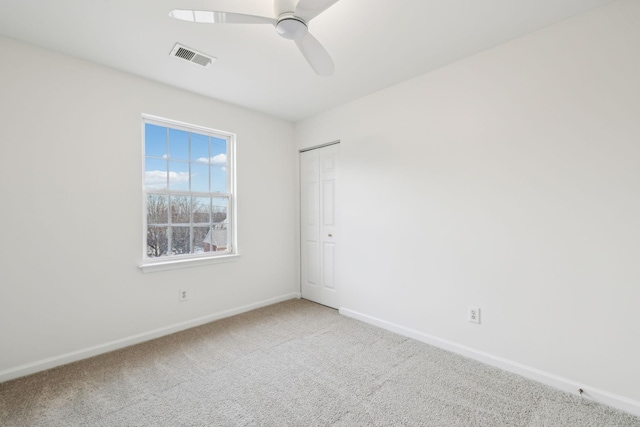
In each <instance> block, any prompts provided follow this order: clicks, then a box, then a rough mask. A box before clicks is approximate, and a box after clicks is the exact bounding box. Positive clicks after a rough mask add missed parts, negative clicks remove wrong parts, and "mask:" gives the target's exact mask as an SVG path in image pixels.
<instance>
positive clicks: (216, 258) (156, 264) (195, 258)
mask: <svg viewBox="0 0 640 427" xmlns="http://www.w3.org/2000/svg"><path fill="white" fill-rule="evenodd" d="M146 124H152V125H157V126H162V127H167V128H170V129H176V130H182V131H186V132H194V133H198V134H201V135H207V136H213V137H216V138H220V139H225V140H226V141H227V166H226V167H227V171H228V173H227V193H217V192H209V193H196V192H192V191H190V190H189V191H172V190H171V189H170V188H167V189H161V190H153V191H148V189H147V188H146V184H145V170H146V153H145V125H146ZM235 152H236V136H235V134H233V133H230V132H224V131H220V130H216V129H212V128H208V127H204V126H198V125H192V124H189V123H184V122H179V121H176V120H171V119H166V118H162V117H158V116H152V115H149V114H143V115H142V206H143V207H142V212H143V215H142V262H141V264H140V269H141V270H142V272H143V273H148V272H155V271H163V270H172V269H175V268H185V267H195V266H199V265H206V264H212V263H220V262H229V261H234V260H236V259H237V257H238V256H239V255H240V254H239V253H238V245H237V214H236V212H237V210H236V199H237V192H236V160H235V159H236V156H235ZM189 161H190V162H191V160H189ZM148 194H167V195H189V196H191V195H196V196H201V195H205V196H208V197H226V198H227V199H228V206H227V221H228V225H227V226H228V227H229V234H228V249H227V250H226V251H224V252H219V253H218V252H205V253H201V254H181V255H170V256H163V257H158V258H154V257H149V256H148V254H147V195H148Z"/></svg>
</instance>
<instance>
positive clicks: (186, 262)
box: [140, 254, 240, 273]
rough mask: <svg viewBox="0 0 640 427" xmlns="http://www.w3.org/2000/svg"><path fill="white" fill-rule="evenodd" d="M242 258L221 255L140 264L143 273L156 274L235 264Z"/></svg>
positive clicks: (238, 255) (236, 255) (233, 255)
mask: <svg viewBox="0 0 640 427" xmlns="http://www.w3.org/2000/svg"><path fill="white" fill-rule="evenodd" d="M238 258H240V254H228V255H220V256H216V257H208V258H190V259H178V260H171V261H159V262H147V263H143V264H140V270H141V271H142V272H143V273H155V272H157V271H166V270H176V269H178V268H190V267H199V266H202V265H210V264H220V263H223V262H233V261H237V260H238Z"/></svg>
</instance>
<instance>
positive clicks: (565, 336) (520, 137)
mask: <svg viewBox="0 0 640 427" xmlns="http://www.w3.org/2000/svg"><path fill="white" fill-rule="evenodd" d="M638 22H640V2H638V1H634V0H628V1H622V2H618V3H614V4H612V5H611V6H609V7H606V8H604V9H600V10H597V11H594V12H592V13H590V14H588V15H584V16H581V17H578V18H576V19H573V20H571V21H568V22H564V23H562V24H560V25H557V26H554V27H551V28H548V29H545V30H543V31H541V32H538V33H535V34H532V35H530V36H527V37H524V38H521V39H518V40H516V41H513V42H511V43H508V44H506V45H502V46H500V47H497V48H495V49H492V50H490V51H487V52H484V53H482V54H480V55H477V56H474V57H472V58H469V59H466V60H463V61H460V62H458V63H455V64H453V65H451V66H448V67H445V68H442V69H439V70H437V71H435V72H432V73H429V74H426V75H423V76H421V77H419V78H416V79H413V80H410V81H407V82H405V83H403V84H400V85H397V86H394V87H391V88H388V89H386V90H383V91H381V92H379V93H376V94H374V95H371V96H368V97H365V98H362V99H360V100H357V101H355V102H352V103H349V104H347V105H344V106H341V107H339V108H336V109H333V110H331V111H328V112H325V113H322V114H319V115H317V116H315V117H312V118H310V119H307V120H305V121H302V122H300V123H298V124H296V133H295V135H296V140H297V143H298V145H299V148H304V147H311V146H314V145H317V144H321V143H324V142H328V141H333V140H336V139H340V140H341V142H342V144H341V145H342V147H341V156H342V157H341V175H340V184H339V188H340V190H341V197H340V203H341V208H340V209H341V212H342V218H343V221H342V224H341V229H342V232H341V251H340V255H339V256H338V260H337V262H338V266H339V267H338V268H339V269H338V276H339V278H340V286H341V289H342V300H341V306H342V309H343V312H347V313H351V314H355V315H359V316H360V317H364V316H371V317H370V318H369V320H370V321H373V322H374V323H375V322H378V323H379V324H385V323H386V324H387V325H395V326H399V327H400V329H404V330H405V331H410V330H413V332H417V333H418V335H419V334H424V336H425V337H436V338H437V339H441V340H444V341H441V342H442V343H446V341H449V342H450V343H452V344H453V345H452V346H451V347H452V348H455V347H456V346H459V348H460V349H464V348H471V349H473V351H474V352H476V355H477V356H481V355H482V354H483V353H486V354H488V355H489V356H490V358H491V357H493V358H495V360H496V361H498V360H502V361H503V362H504V361H507V362H508V363H507V364H512V367H513V366H521V367H522V366H524V367H525V368H527V369H528V368H531V369H530V371H531V372H534V371H535V370H538V371H536V372H542V373H543V376H545V375H546V376H548V377H549V378H552V377H553V376H558V377H559V378H560V379H561V380H562V381H564V380H567V381H568V383H572V384H574V385H576V388H575V389H574V391H577V386H578V385H580V386H582V387H584V388H585V389H586V390H587V391H588V392H589V393H591V392H592V390H598V389H599V391H598V393H595V392H593V393H592V395H596V394H597V395H598V396H602V395H606V394H607V393H611V394H613V395H616V396H613V397H614V400H615V399H618V400H619V402H622V401H625V399H627V400H626V403H628V404H629V405H627V409H631V410H634V411H636V412H638V413H640V406H637V405H638V402H640V388H638V384H640V369H639V368H638V361H640V335H639V334H640V317H639V316H638V304H639V302H640V220H639V219H640V166H639V163H640V78H639V76H640V55H638V52H640V25H638ZM398 65H399V66H401V64H398ZM468 305H477V306H479V307H481V309H482V324H481V325H475V324H472V323H468V322H467V320H466V310H467V306H468ZM437 339H436V341H438V340H437ZM472 353H473V352H472ZM479 358H482V357H479ZM500 358H501V359H500ZM498 364H499V363H498ZM516 371H517V369H516ZM534 376H535V375H534ZM549 382H550V383H552V382H553V381H549ZM610 397H611V396H610ZM609 403H611V402H609ZM634 405H636V406H634ZM618 406H621V407H622V406H624V405H618ZM633 408H635V409H633Z"/></svg>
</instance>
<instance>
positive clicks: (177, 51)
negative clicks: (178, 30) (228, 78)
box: [171, 43, 216, 67]
mask: <svg viewBox="0 0 640 427" xmlns="http://www.w3.org/2000/svg"><path fill="white" fill-rule="evenodd" d="M171 56H175V57H176V58H181V59H184V60H185V61H189V62H192V63H194V64H198V65H201V66H203V67H208V66H210V65H211V64H213V62H214V61H215V60H216V58H214V57H213V56H210V55H207V54H205V53H202V52H198V51H196V50H194V49H191V48H188V47H186V46H182V45H181V44H178V43H176V45H175V46H174V47H173V50H172V51H171Z"/></svg>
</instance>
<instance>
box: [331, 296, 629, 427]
mask: <svg viewBox="0 0 640 427" xmlns="http://www.w3.org/2000/svg"><path fill="white" fill-rule="evenodd" d="M339 313H340V314H341V315H343V316H345V317H350V318H353V319H356V320H360V321H362V322H365V323H368V324H370V325H374V326H377V327H379V328H382V329H386V330H388V331H391V332H395V333H397V334H399V335H403V336H405V337H409V338H413V339H415V340H417V341H421V342H424V343H426V344H430V345H433V346H434V347H438V348H442V349H444V350H448V351H451V352H453V353H457V354H460V355H462V356H465V357H469V358H471V359H474V360H477V361H480V362H483V363H486V364H488V365H491V366H495V367H497V368H500V369H503V370H505V371H509V372H513V373H515V374H518V375H521V376H523V377H525V378H528V379H530V380H534V381H537V382H539V383H542V384H545V385H548V386H551V387H553V388H556V389H559V390H562V391H565V392H567V393H571V394H574V395H580V393H579V389H582V390H584V393H583V394H582V397H584V398H586V399H590V400H593V401H596V402H599V403H603V404H605V405H609V406H612V407H614V408H617V409H620V410H622V411H625V412H628V413H630V414H633V415H636V416H640V402H639V401H637V400H633V399H630V398H628V397H624V396H620V395H618V394H614V393H610V392H608V391H606V390H601V389H598V388H595V387H590V386H589V385H587V384H581V383H578V382H576V381H573V380H570V379H567V378H563V377H561V376H558V375H555V374H552V373H550V372H545V371H542V370H540V369H536V368H532V367H530V366H526V365H523V364H521V363H518V362H514V361H512V360H508V359H505V358H503V357H499V356H495V355H492V354H489V353H485V352H483V351H479V350H476V349H474V348H471V347H467V346H465V345H461V344H458V343H455V342H453V341H448V340H445V339H442V338H438V337H435V336H433V335H429V334H425V333H424V332H420V331H416V330H415V329H410V328H407V327H404V326H401V325H397V324H395V323H391V322H387V321H386V320H382V319H378V318H376V317H373V316H369V315H367V314H362V313H359V312H357V311H354V310H350V309H348V308H344V307H340V309H339Z"/></svg>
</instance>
